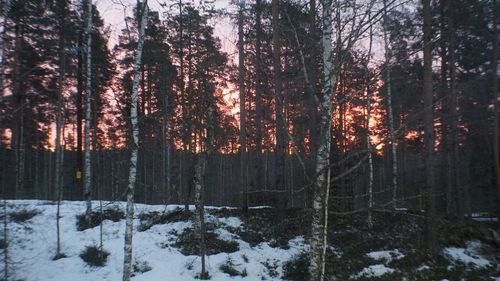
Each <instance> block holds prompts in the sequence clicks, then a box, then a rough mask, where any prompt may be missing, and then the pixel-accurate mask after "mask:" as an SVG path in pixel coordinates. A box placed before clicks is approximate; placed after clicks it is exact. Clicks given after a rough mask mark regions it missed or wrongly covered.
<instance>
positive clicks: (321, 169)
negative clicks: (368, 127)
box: [310, 0, 336, 281]
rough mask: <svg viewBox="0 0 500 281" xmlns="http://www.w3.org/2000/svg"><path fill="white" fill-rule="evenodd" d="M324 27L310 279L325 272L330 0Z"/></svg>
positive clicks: (331, 80)
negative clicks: (323, 253)
mask: <svg viewBox="0 0 500 281" xmlns="http://www.w3.org/2000/svg"><path fill="white" fill-rule="evenodd" d="M322 5H323V15H322V21H323V30H322V34H323V35H322V45H323V79H324V80H323V97H322V101H321V103H320V118H321V119H320V124H319V134H320V137H319V139H318V152H317V154H316V174H317V178H316V181H315V182H314V197H313V221H312V237H311V268H310V274H311V280H313V281H322V280H324V274H323V272H322V270H321V269H322V262H323V261H322V245H323V244H326V242H327V241H326V237H323V236H324V230H323V228H324V225H325V224H324V221H323V220H324V215H323V209H324V207H325V201H324V199H325V198H326V194H327V193H328V189H329V186H328V184H327V176H328V172H327V170H329V169H328V168H329V166H330V135H331V125H332V122H331V120H332V110H333V105H332V102H333V87H334V84H335V79H336V77H335V76H334V75H333V74H334V73H333V64H332V33H333V28H332V0H323V1H322Z"/></svg>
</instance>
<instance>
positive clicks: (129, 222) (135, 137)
mask: <svg viewBox="0 0 500 281" xmlns="http://www.w3.org/2000/svg"><path fill="white" fill-rule="evenodd" d="M138 7H139V6H138ZM147 18H148V2H147V0H144V2H143V5H142V15H141V22H140V26H139V39H138V40H139V42H138V44H137V50H136V53H135V63H134V80H133V84H132V104H131V110H130V120H131V122H132V153H131V155H130V167H129V175H128V186H127V215H126V222H125V246H124V258H123V281H130V274H131V268H132V237H133V223H134V190H135V184H136V176H137V154H138V147H139V122H138V118H137V106H138V103H137V96H138V88H139V78H140V77H139V75H140V74H139V70H140V67H141V61H142V49H143V47H144V33H145V29H146V25H147Z"/></svg>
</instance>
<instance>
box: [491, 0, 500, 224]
mask: <svg viewBox="0 0 500 281" xmlns="http://www.w3.org/2000/svg"><path fill="white" fill-rule="evenodd" d="M496 2H497V1H492V4H491V15H492V22H493V57H492V64H491V77H492V78H491V79H492V81H491V82H492V83H491V87H492V89H491V90H492V92H493V99H494V102H493V106H494V107H493V114H494V117H493V120H494V121H493V125H494V128H493V153H494V154H495V155H494V159H495V176H496V183H497V201H498V205H499V206H500V91H499V90H498V75H497V69H498V18H497V17H496V10H497V5H496ZM497 217H498V219H499V220H500V208H499V209H498V213H497Z"/></svg>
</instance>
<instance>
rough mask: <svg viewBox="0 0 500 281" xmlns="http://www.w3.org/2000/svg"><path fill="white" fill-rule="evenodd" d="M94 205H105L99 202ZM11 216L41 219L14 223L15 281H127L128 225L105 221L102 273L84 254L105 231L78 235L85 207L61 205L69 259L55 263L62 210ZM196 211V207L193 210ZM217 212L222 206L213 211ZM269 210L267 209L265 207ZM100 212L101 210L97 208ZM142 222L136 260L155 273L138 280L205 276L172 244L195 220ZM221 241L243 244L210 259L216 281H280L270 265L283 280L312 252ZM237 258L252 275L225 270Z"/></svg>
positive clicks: (13, 205)
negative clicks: (288, 267) (291, 264)
mask: <svg viewBox="0 0 500 281" xmlns="http://www.w3.org/2000/svg"><path fill="white" fill-rule="evenodd" d="M93 204H94V206H98V205H99V202H98V201H94V202H93ZM103 205H104V208H105V209H107V208H119V209H120V210H122V211H125V205H126V204H125V202H103ZM7 207H8V212H9V213H10V212H13V211H16V210H17V211H18V210H20V209H30V210H33V209H35V210H37V211H38V212H39V214H38V215H36V216H35V217H33V218H32V219H30V220H28V221H26V222H23V223H16V222H9V224H8V233H9V235H10V236H9V253H10V259H11V260H12V263H11V264H10V268H9V272H11V273H12V276H11V279H13V280H18V279H20V280H25V281H39V280H47V281H66V280H71V281H86V280H95V281H107V280H121V278H122V270H123V244H124V241H123V236H124V230H125V220H123V219H122V220H121V221H119V222H112V221H110V220H105V221H104V222H103V243H104V249H105V250H106V251H107V252H109V253H110V255H109V256H108V260H107V263H106V266H104V267H100V268H93V267H89V266H88V265H87V264H86V263H85V262H84V261H83V260H82V259H81V258H80V256H79V255H80V253H81V252H82V251H83V250H84V249H85V247H86V246H90V245H99V227H94V228H92V229H86V230H84V231H77V230H76V215H80V214H83V212H84V211H85V202H81V201H63V202H62V204H61V221H60V225H61V248H62V252H63V253H64V254H66V255H67V257H66V258H62V259H59V260H56V261H54V260H52V257H53V256H54V255H55V248H56V235H55V232H56V222H55V218H56V208H57V206H56V205H55V204H54V202H52V201H41V200H9V201H8V205H7ZM178 207H180V208H182V207H183V206H180V205H168V206H165V205H145V204H135V213H136V214H140V213H142V212H153V211H157V212H160V213H162V212H169V211H173V210H175V209H176V208H178ZM189 207H190V209H193V210H194V206H192V205H191V206H189ZM207 208H208V209H215V208H218V207H207ZM262 208H264V207H262ZM96 209H97V208H96ZM207 219H209V220H210V219H214V220H215V219H216V220H217V222H219V223H222V224H225V225H227V226H231V227H236V228H238V227H242V222H241V220H240V219H239V218H236V217H227V218H214V217H210V216H207ZM139 224H140V221H139V219H138V218H137V217H136V218H135V219H134V238H133V259H134V261H136V262H140V263H143V262H146V263H147V264H148V265H149V266H150V267H151V268H152V269H151V270H150V271H148V272H144V273H135V274H136V276H134V277H132V280H133V281H146V280H147V281H157V280H158V281H160V280H161V281H188V280H189V281H192V280H195V276H196V274H198V273H199V272H200V267H201V263H200V258H199V257H198V256H184V255H183V254H181V253H180V252H179V250H178V249H177V248H175V247H172V246H171V245H172V244H173V243H174V242H175V241H176V239H177V235H176V234H175V233H177V234H180V233H182V232H183V231H184V229H186V228H188V227H193V223H192V222H190V221H179V222H173V223H167V224H157V225H153V226H152V227H151V228H150V229H148V230H146V231H143V232H139V231H137V228H136V227H137V226H138V225H139ZM216 232H217V233H218V234H219V237H220V238H221V239H232V240H235V241H237V242H238V244H239V246H240V250H239V251H237V252H234V253H229V254H228V253H220V254H217V255H210V256H207V258H206V260H207V270H208V271H209V274H210V275H211V277H212V278H211V280H217V281H229V280H241V279H244V280H252V281H258V280H280V279H279V277H275V278H271V277H269V276H268V275H269V274H268V270H267V268H266V267H265V265H264V263H272V264H276V265H277V269H276V271H277V273H278V276H281V275H282V272H283V268H282V265H283V263H284V262H285V261H287V260H289V259H290V258H291V257H293V256H294V255H296V254H299V253H301V252H302V251H306V250H308V247H309V246H308V245H307V243H306V241H305V239H304V237H296V238H294V239H291V240H290V241H289V246H290V248H289V249H288V250H284V249H280V248H272V247H270V246H269V244H268V243H267V242H264V243H261V244H259V245H257V246H255V247H251V246H250V245H249V244H248V243H246V242H244V241H243V240H240V239H237V238H238V237H237V236H236V235H234V234H232V233H230V232H229V231H227V230H226V229H225V228H223V227H218V228H217V231H216ZM228 258H229V259H231V260H232V261H233V262H234V264H235V265H236V268H237V269H238V270H240V271H243V270H246V272H247V273H248V276H246V277H245V278H243V277H241V276H235V277H230V276H228V275H227V274H225V273H223V272H221V271H220V269H219V267H220V265H222V264H224V263H226V262H227V260H228Z"/></svg>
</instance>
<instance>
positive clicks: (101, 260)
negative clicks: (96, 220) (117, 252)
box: [80, 246, 109, 267]
mask: <svg viewBox="0 0 500 281" xmlns="http://www.w3.org/2000/svg"><path fill="white" fill-rule="evenodd" d="M108 256H109V253H108V252H106V251H104V250H102V249H99V247H97V246H87V247H86V248H85V250H84V251H83V252H82V253H81V254H80V258H82V260H83V261H85V262H86V263H87V264H88V265H90V266H95V267H99V266H105V265H106V261H107V260H108Z"/></svg>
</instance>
